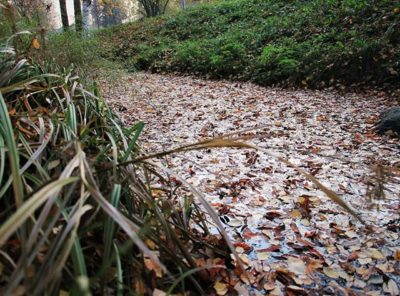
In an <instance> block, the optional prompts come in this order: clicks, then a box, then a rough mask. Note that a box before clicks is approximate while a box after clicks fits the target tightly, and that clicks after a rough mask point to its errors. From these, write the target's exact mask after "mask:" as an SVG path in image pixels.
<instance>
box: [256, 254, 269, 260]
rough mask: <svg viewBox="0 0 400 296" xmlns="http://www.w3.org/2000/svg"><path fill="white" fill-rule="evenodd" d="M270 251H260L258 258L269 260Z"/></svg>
mask: <svg viewBox="0 0 400 296" xmlns="http://www.w3.org/2000/svg"><path fill="white" fill-rule="evenodd" d="M269 255H270V253H269V252H260V253H257V259H258V260H260V261H262V260H267V259H268V258H269Z"/></svg>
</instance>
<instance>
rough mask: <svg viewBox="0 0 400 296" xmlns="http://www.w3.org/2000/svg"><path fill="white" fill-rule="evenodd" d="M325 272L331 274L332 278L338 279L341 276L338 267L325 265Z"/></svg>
mask: <svg viewBox="0 0 400 296" xmlns="http://www.w3.org/2000/svg"><path fill="white" fill-rule="evenodd" d="M324 273H325V275H327V276H329V277H330V278H332V279H338V278H339V273H338V272H337V270H336V269H333V268H330V267H324Z"/></svg>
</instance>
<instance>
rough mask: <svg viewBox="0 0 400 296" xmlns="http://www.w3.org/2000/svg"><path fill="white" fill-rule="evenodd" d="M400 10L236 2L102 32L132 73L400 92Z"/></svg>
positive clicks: (318, 2) (392, 4)
mask: <svg viewBox="0 0 400 296" xmlns="http://www.w3.org/2000/svg"><path fill="white" fill-rule="evenodd" d="M399 30H400V3H399V2H398V1H392V0H369V1H353V0H344V1H322V0H311V1H300V0H293V1H283V0H278V1H275V0H250V1H244V0H231V1H220V2H217V3H216V4H212V5H202V6H199V7H196V8H191V9H188V10H187V11H186V12H183V13H177V14H174V15H170V16H163V17H158V18H155V19H151V20H144V21H138V22H134V23H129V24H124V25H120V26H117V27H114V28H111V29H107V30H103V31H101V32H100V33H99V38H100V40H101V41H100V42H101V43H100V44H102V45H103V49H102V50H103V55H104V56H106V57H108V58H111V59H116V60H120V61H124V62H125V65H126V67H128V68H129V69H131V70H151V71H156V72H158V71H165V72H184V73H193V74H201V75H204V76H208V77H213V78H232V79H240V80H251V81H255V82H257V83H259V84H262V85H271V84H280V85H296V86H307V87H323V86H330V85H333V86H336V85H351V84H364V85H374V84H375V85H379V86H382V85H386V86H387V85H389V84H391V85H392V86H398V85H399V81H400V79H399V73H400V46H399V43H400V38H399V35H398V34H397V32H398V31H399Z"/></svg>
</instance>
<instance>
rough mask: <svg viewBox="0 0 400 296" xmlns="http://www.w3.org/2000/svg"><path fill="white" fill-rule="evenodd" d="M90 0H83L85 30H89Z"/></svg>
mask: <svg viewBox="0 0 400 296" xmlns="http://www.w3.org/2000/svg"><path fill="white" fill-rule="evenodd" d="M90 4H91V1H90V0H83V9H82V21H83V30H85V31H87V30H89V17H90Z"/></svg>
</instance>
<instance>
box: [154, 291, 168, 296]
mask: <svg viewBox="0 0 400 296" xmlns="http://www.w3.org/2000/svg"><path fill="white" fill-rule="evenodd" d="M166 295H167V293H165V292H164V291H161V290H159V289H154V291H153V296H166Z"/></svg>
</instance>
